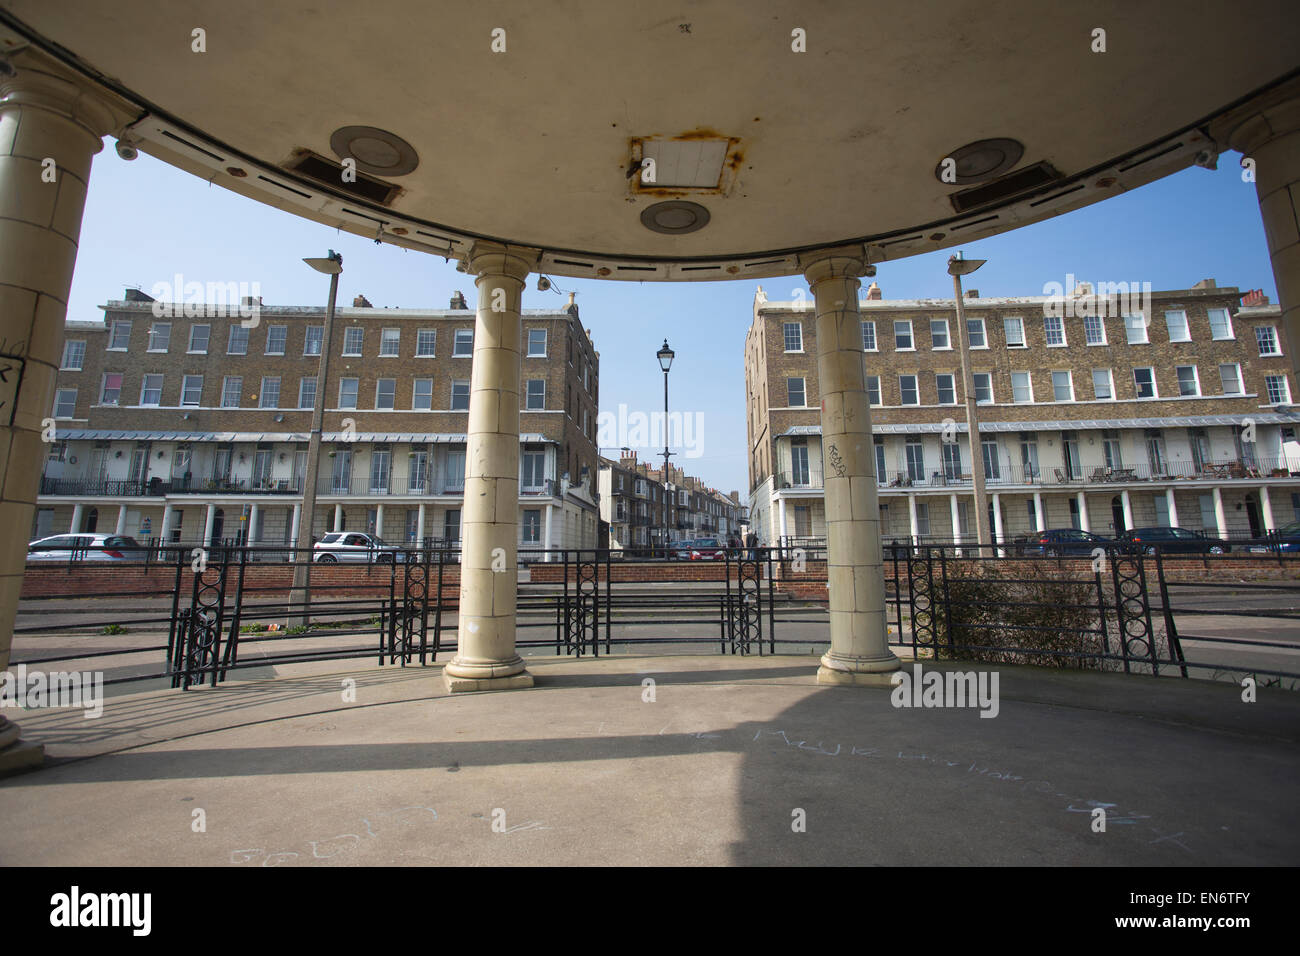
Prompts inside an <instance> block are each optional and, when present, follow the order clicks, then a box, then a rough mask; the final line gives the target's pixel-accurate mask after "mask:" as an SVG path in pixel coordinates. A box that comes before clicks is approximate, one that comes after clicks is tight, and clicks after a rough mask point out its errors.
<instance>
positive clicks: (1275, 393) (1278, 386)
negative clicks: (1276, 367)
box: [1264, 375, 1291, 405]
mask: <svg viewBox="0 0 1300 956" xmlns="http://www.w3.org/2000/svg"><path fill="white" fill-rule="evenodd" d="M1264 388H1265V390H1266V391H1267V392H1268V403H1269V404H1270V405H1290V404H1291V387H1290V385H1288V383H1287V380H1286V376H1285V375H1265V376H1264Z"/></svg>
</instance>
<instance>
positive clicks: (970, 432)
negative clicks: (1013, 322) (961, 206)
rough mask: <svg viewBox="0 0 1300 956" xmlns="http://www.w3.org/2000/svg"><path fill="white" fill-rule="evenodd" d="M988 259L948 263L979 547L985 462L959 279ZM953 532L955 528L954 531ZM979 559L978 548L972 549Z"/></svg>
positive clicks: (984, 524)
mask: <svg viewBox="0 0 1300 956" xmlns="http://www.w3.org/2000/svg"><path fill="white" fill-rule="evenodd" d="M987 261H988V260H987V259H963V258H962V257H961V253H958V254H957V255H955V256H953V257H952V258H950V259H949V260H948V275H950V276H952V289H953V294H954V295H955V296H956V297H957V334H958V336H959V338H958V341H959V342H960V343H961V380H962V390H963V391H964V392H965V393H966V438H967V440H968V441H969V443H970V474H971V485H972V488H973V490H974V493H975V543H976V544H977V545H981V544H983V543H984V541H985V539H986V538H987V537H988V505H987V504H986V503H985V495H984V459H983V454H982V453H981V450H980V449H981V446H980V440H979V424H978V419H977V417H976V414H975V385H974V376H973V375H971V370H970V330H969V329H967V328H966V313H965V311H964V310H963V309H962V305H961V300H962V291H961V277H962V276H968V275H970V274H971V273H972V272H974V271H975V270H976V269H978V268H979V267H980V266H982V265H984V263H985V262H987ZM953 530H954V531H956V529H955V528H954V529H953ZM975 554H976V557H978V556H979V554H980V551H979V548H976V550H975Z"/></svg>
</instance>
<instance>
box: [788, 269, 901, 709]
mask: <svg viewBox="0 0 1300 956" xmlns="http://www.w3.org/2000/svg"><path fill="white" fill-rule="evenodd" d="M800 265H801V266H802V267H803V270H804V276H805V277H806V278H807V279H808V284H809V287H810V288H811V289H812V293H813V298H814V300H815V303H816V330H817V376H818V382H819V383H820V389H821V406H822V456H823V474H824V476H825V477H824V482H825V488H826V492H825V494H826V497H825V501H826V545H827V551H826V556H827V562H826V564H827V587H828V589H829V600H830V630H831V635H830V636H831V649H830V650H829V651H827V652H826V654H825V655H824V656H823V657H822V659H821V667H820V668H818V671H817V681H818V683H823V684H868V685H874V686H889V673H890V672H891V671H895V670H897V669H898V667H899V661H898V658H897V657H895V656H894V654H893V652H892V651H890V649H889V638H888V630H887V629H886V625H885V584H884V569H883V567H882V563H881V552H880V513H879V511H878V505H877V501H876V466H875V451H874V448H873V447H872V442H871V407H870V400H869V398H868V395H867V384H866V371H865V366H864V362H863V352H862V327H861V325H860V322H861V319H860V316H859V314H858V288H859V286H860V285H861V283H859V282H858V277H859V276H861V275H863V274H864V273H865V272H866V271H867V266H868V264H867V262H866V259H865V258H864V257H863V255H862V250H861V248H855V247H847V248H844V249H834V250H828V251H825V252H821V253H814V254H811V255H807V256H804V257H801V261H800Z"/></svg>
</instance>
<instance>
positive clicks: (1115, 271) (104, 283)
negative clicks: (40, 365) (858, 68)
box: [68, 140, 1277, 495]
mask: <svg viewBox="0 0 1300 956" xmlns="http://www.w3.org/2000/svg"><path fill="white" fill-rule="evenodd" d="M1238 160H1239V156H1238V154H1236V153H1225V154H1223V155H1222V156H1220V158H1219V168H1218V170H1216V171H1210V170H1205V169H1200V168H1192V169H1188V170H1185V171H1183V172H1181V173H1179V174H1177V175H1175V176H1171V177H1169V178H1168V179H1165V180H1161V181H1158V182H1156V183H1152V184H1151V185H1148V186H1145V187H1143V188H1142V189H1138V190H1135V191H1133V192H1130V193H1126V194H1123V195H1120V196H1118V197H1116V198H1115V199H1112V200H1109V201H1106V202H1103V203H1099V204H1097V205H1094V206H1090V207H1088V208H1086V209H1083V210H1080V211H1078V212H1074V213H1070V214H1069V215H1066V216H1062V217H1059V218H1057V219H1052V220H1048V221H1047V222H1044V223H1039V224H1037V225H1033V226H1026V227H1025V228H1022V229H1019V230H1016V231H1015V232H1011V233H1006V234H1004V235H1001V236H997V237H994V238H992V239H985V240H982V241H979V242H972V243H970V244H969V245H967V246H964V247H962V252H963V254H964V255H965V256H966V258H970V259H974V258H979V259H988V260H989V262H988V264H987V265H986V266H984V267H983V268H982V269H981V270H980V271H979V272H978V273H977V274H976V275H975V276H973V277H971V278H970V279H968V280H967V288H972V287H973V288H977V289H979V290H980V294H981V295H983V296H1015V295H1041V294H1043V286H1044V284H1045V283H1048V282H1058V283H1061V284H1062V285H1064V284H1065V281H1066V275H1067V273H1073V274H1074V275H1075V277H1076V278H1077V279H1078V280H1079V281H1090V282H1094V283H1098V282H1120V281H1127V282H1130V283H1133V282H1137V283H1142V282H1150V283H1151V287H1152V289H1157V290H1158V289H1185V288H1189V287H1191V286H1192V285H1193V284H1194V283H1196V282H1197V281H1198V280H1200V279H1205V278H1213V279H1216V280H1217V281H1218V283H1219V285H1221V286H1238V287H1240V288H1241V289H1243V290H1246V289H1263V290H1264V293H1265V294H1266V295H1268V296H1269V297H1270V298H1271V299H1272V301H1275V302H1276V301H1277V293H1276V289H1275V287H1274V284H1273V273H1272V270H1271V269H1270V267H1269V262H1268V249H1267V246H1266V245H1265V241H1264V229H1263V226H1262V224H1261V221H1260V216H1259V205H1258V202H1257V200H1256V196H1255V186H1254V184H1253V183H1246V182H1243V181H1242V178H1241V169H1240V167H1239V165H1238ZM862 232H863V233H864V234H865V233H869V232H871V224H870V223H863V224H862ZM329 249H334V250H336V251H338V252H341V253H342V254H343V260H344V267H343V268H344V271H343V275H342V277H341V280H340V283H339V302H340V303H341V304H350V303H351V301H352V298H353V297H354V296H355V295H358V294H364V295H365V296H366V297H367V298H368V299H369V300H370V301H371V303H373V304H374V305H376V306H402V307H405V308H418V307H428V308H446V307H447V305H448V301H449V299H450V296H451V294H452V292H453V290H456V289H460V290H462V291H463V292H464V293H465V295H466V298H467V299H468V301H469V304H470V306H471V308H472V307H473V306H474V304H475V298H474V283H473V280H472V278H471V277H469V276H467V275H465V274H463V273H459V272H457V271H456V264H455V261H454V260H453V261H452V262H450V263H448V262H444V261H443V260H442V259H441V258H435V257H432V256H428V255H425V254H423V253H417V252H408V251H406V250H403V249H399V248H396V247H394V246H389V245H376V244H375V243H374V242H373V241H372V240H369V239H363V238H359V237H357V236H353V235H351V234H349V233H343V232H339V231H337V230H335V229H331V228H329V227H326V226H322V225H318V224H316V223H313V222H308V221H307V220H303V219H299V218H297V217H295V216H292V215H290V214H288V213H285V212H281V211H279V210H277V209H273V208H271V207H270V206H264V205H262V204H261V203H258V202H254V201H253V200H251V199H245V198H243V197H242V196H238V195H236V194H235V193H232V192H228V191H227V190H225V189H222V188H221V187H219V186H211V185H209V184H208V183H207V182H205V181H203V180H201V179H197V178H195V177H193V176H191V175H189V174H188V173H183V172H181V171H179V170H176V169H173V168H172V167H170V166H167V165H165V164H163V163H160V162H158V161H157V160H154V159H152V158H151V157H149V156H147V155H145V154H143V153H141V154H140V158H139V159H137V160H136V161H134V162H124V161H122V160H121V159H119V158H118V156H117V154H116V152H115V151H114V149H113V141H112V140H108V141H106V145H105V149H104V151H103V152H102V153H100V154H99V155H98V156H97V157H96V158H95V164H94V170H93V172H92V174H91V180H90V195H89V198H88V200H87V204H86V213H85V219H84V221H83V222H82V229H81V247H80V252H79V255H78V257H77V268H76V274H75V276H74V278H73V283H72V296H71V301H70V303H69V308H68V317H69V318H70V319H80V320H96V321H99V320H102V319H103V312H102V310H101V309H100V306H102V305H103V304H104V303H105V302H106V301H108V300H109V299H120V298H122V293H123V289H124V288H125V287H126V286H128V285H135V286H139V287H140V288H142V289H144V291H146V292H148V291H149V290H150V289H151V288H152V287H153V285H154V283H157V282H164V281H165V282H171V281H172V278H173V276H174V275H175V274H176V273H181V274H182V275H183V276H184V277H185V281H186V282H194V281H197V282H203V283H207V282H220V283H228V282H236V283H248V284H249V285H251V284H252V283H259V284H260V287H261V290H260V294H261V295H262V297H263V299H264V301H265V303H266V304H267V305H324V304H325V299H326V297H327V295H328V289H329V285H328V280H327V279H326V277H324V276H322V275H320V274H318V273H316V272H313V271H312V270H311V269H309V268H308V267H307V266H306V265H304V264H303V263H302V261H301V259H302V258H303V257H304V256H324V255H325V254H326V252H327V250H329ZM951 254H952V250H943V251H941V252H937V253H932V254H929V255H923V256H917V257H915V258H912V259H904V260H901V261H899V262H884V263H880V264H879V266H878V274H877V276H876V279H875V281H876V282H877V283H878V284H879V285H880V287H881V290H882V292H883V293H884V297H885V298H887V299H913V298H940V297H950V296H951V294H952V280H951V279H949V277H948V275H947V272H946V263H947V260H948V256H949V255H951ZM758 284H759V283H755V282H752V281H737V282H700V283H694V282H691V283H637V282H609V281H606V282H593V281H587V280H578V279H565V278H562V277H561V278H557V279H556V286H557V288H558V289H563V290H564V291H566V292H567V291H576V292H577V293H578V298H577V302H578V305H579V308H580V310H581V318H582V323H583V325H584V326H586V327H587V328H589V329H590V330H591V334H592V339H593V341H594V343H595V346H596V348H597V349H598V350H599V352H600V405H601V411H602V412H616V411H617V409H618V406H619V404H620V403H622V404H625V405H626V406H627V407H628V410H629V412H633V413H634V412H637V411H640V412H643V413H647V414H648V413H650V412H653V411H655V410H656V409H662V408H663V373H662V372H660V371H659V364H658V361H657V359H656V358H655V352H656V351H657V350H658V349H659V347H660V346H661V344H662V343H663V340H664V339H665V338H667V339H668V342H669V344H670V345H671V346H672V348H673V350H674V351H675V352H676V353H677V358H676V360H675V361H674V364H673V368H672V373H671V376H670V391H671V395H670V399H671V406H672V408H673V410H674V411H684V412H686V413H687V414H690V415H693V416H695V415H698V416H699V417H698V418H697V419H695V420H697V421H699V422H700V426H701V432H700V434H699V436H698V440H697V442H696V444H697V447H696V448H695V451H697V452H698V457H675V458H674V461H675V462H676V463H678V464H684V465H685V467H686V469H687V473H688V474H694V475H697V476H699V477H700V478H702V479H703V480H704V481H706V482H708V483H709V484H712V485H714V486H715V487H717V488H718V489H720V490H721V491H723V492H728V491H732V490H738V491H740V492H741V493H742V495H743V494H745V493H746V492H747V490H748V476H747V471H746V461H747V457H746V449H745V376H744V361H743V354H744V342H745V331H746V329H747V328H748V327H749V322H750V318H751V316H752V313H753V296H754V291H755V288H756V286H757V285H758ZM761 284H762V285H763V287H764V289H765V290H766V291H767V294H768V297H769V298H772V299H790V298H794V296H795V290H796V289H804V290H805V294H807V293H806V289H807V286H806V284H805V283H804V282H803V281H802V279H801V278H800V277H797V276H789V277H785V278H779V279H769V280H764V281H763V282H762V283H761ZM865 284H866V283H864V285H865ZM565 301H566V296H564V295H560V294H557V293H556V292H555V291H551V292H539V291H537V289H536V287H535V285H530V286H529V288H528V290H527V291H526V292H525V294H524V308H526V309H541V308H557V307H559V306H561V305H563V304H564V303H565ZM602 451H603V452H604V453H605V454H611V453H613V454H616V453H617V451H616V449H612V448H611V449H602ZM641 455H642V457H646V456H647V455H653V449H652V448H647V449H645V450H644V451H642V452H641Z"/></svg>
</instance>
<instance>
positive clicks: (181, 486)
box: [40, 477, 302, 498]
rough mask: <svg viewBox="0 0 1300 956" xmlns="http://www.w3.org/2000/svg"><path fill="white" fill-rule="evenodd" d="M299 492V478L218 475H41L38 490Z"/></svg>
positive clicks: (114, 494) (111, 494)
mask: <svg viewBox="0 0 1300 956" xmlns="http://www.w3.org/2000/svg"><path fill="white" fill-rule="evenodd" d="M301 491H302V479H301V478H274V479H270V480H267V481H258V482H253V481H252V480H251V479H246V480H242V481H230V480H228V479H217V478H175V479H172V480H170V481H164V480H163V479H162V478H157V477H155V478H150V479H149V480H148V481H147V482H141V481H113V480H109V479H103V478H101V479H97V480H92V479H87V478H46V477H42V478H41V491H40V493H41V494H43V495H67V496H70V497H79V498H99V497H108V498H161V497H163V496H165V495H197V494H213V495H296V494H299V493H300V492H301Z"/></svg>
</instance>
